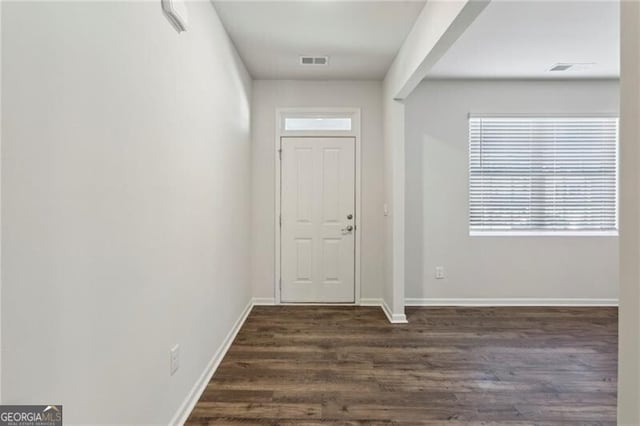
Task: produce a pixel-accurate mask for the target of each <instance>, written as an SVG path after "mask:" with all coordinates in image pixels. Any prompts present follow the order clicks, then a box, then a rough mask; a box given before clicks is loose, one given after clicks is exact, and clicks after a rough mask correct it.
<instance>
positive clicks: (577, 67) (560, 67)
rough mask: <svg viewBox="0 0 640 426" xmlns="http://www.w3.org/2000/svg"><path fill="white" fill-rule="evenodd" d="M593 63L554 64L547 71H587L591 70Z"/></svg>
mask: <svg viewBox="0 0 640 426" xmlns="http://www.w3.org/2000/svg"><path fill="white" fill-rule="evenodd" d="M594 65H595V64H594V63H581V64H571V63H565V64H555V65H554V66H552V67H551V68H550V69H549V71H588V70H590V69H591V68H593V66H594Z"/></svg>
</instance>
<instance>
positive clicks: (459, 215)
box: [406, 80, 619, 303]
mask: <svg viewBox="0 0 640 426" xmlns="http://www.w3.org/2000/svg"><path fill="white" fill-rule="evenodd" d="M618 104H619V84H618V82H616V81H462V80H455V81H425V82H423V83H421V84H420V86H419V87H418V88H417V89H416V91H415V92H414V93H412V95H411V96H410V97H409V98H408V100H407V105H406V137H407V141H406V167H407V169H406V170H407V175H406V179H407V183H406V185H407V196H406V200H407V205H406V209H407V212H406V285H407V288H406V297H407V300H408V301H409V302H414V303H415V302H416V301H420V300H422V301H424V300H425V299H426V300H431V301H433V299H445V300H450V299H458V300H459V299H503V298H530V299H538V300H539V299H592V300H593V299H595V300H600V301H611V302H615V301H616V300H617V298H618V282H619V279H618V275H619V274H618V237H550V236H546V237H478V236H476V237H470V236H469V223H468V212H469V206H468V203H469V201H468V161H469V160H468V151H469V137H468V131H469V126H468V114H469V113H496V114H497V113H508V114H511V113H534V114H535V113H538V114H544V113H569V114H575V113H587V114H597V113H618V110H619V105H618ZM436 266H444V268H445V275H446V276H445V279H443V280H436V279H435V267H436ZM412 299H413V300H412Z"/></svg>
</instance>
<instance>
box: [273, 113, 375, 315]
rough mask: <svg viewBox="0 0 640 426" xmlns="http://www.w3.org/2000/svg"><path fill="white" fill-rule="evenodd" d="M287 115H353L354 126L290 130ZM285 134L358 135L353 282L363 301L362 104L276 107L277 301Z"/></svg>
mask: <svg viewBox="0 0 640 426" xmlns="http://www.w3.org/2000/svg"><path fill="white" fill-rule="evenodd" d="M285 117H309V118H317V117H350V118H351V130H350V131H328V130H323V131H290V130H289V131H287V130H285V128H284V125H283V124H284V118H285ZM286 137H316V138H317V137H334V138H335V137H351V138H354V139H355V145H356V170H355V173H356V179H355V183H356V184H355V197H356V199H355V203H356V212H355V216H356V217H355V219H356V220H355V229H356V233H355V241H354V242H355V256H354V259H355V275H354V277H355V282H354V303H353V304H356V305H358V304H360V241H361V235H362V226H360V222H361V221H360V217H361V216H362V203H361V192H362V191H361V182H362V181H361V176H360V171H361V167H360V166H361V161H362V159H361V153H360V108H276V137H275V144H274V150H273V151H274V158H275V165H276V166H275V171H274V175H275V188H276V193H275V216H274V219H275V220H274V224H273V225H274V227H273V229H274V231H275V235H276V238H275V276H274V283H273V286H274V290H275V291H274V294H275V303H276V304H281V303H282V300H281V291H280V290H281V289H280V287H281V283H282V272H281V266H282V264H281V262H282V256H281V253H282V252H281V244H282V243H281V237H282V236H281V234H280V214H281V201H282V181H281V172H282V162H281V158H280V154H281V152H282V151H281V145H282V138H286ZM349 304H351V303H349Z"/></svg>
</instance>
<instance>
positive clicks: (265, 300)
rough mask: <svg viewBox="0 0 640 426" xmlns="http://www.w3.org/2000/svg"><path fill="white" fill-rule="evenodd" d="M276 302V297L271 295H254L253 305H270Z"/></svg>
mask: <svg viewBox="0 0 640 426" xmlns="http://www.w3.org/2000/svg"><path fill="white" fill-rule="evenodd" d="M275 304H276V299H274V298H273V297H254V298H253V306H271V305H275Z"/></svg>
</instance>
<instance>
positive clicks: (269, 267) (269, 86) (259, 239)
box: [252, 80, 384, 299]
mask: <svg viewBox="0 0 640 426" xmlns="http://www.w3.org/2000/svg"><path fill="white" fill-rule="evenodd" d="M381 90H382V84H381V82H378V81H277V80H257V81H254V85H253V111H252V139H253V146H252V170H253V177H252V180H253V198H252V200H253V204H252V220H253V223H252V239H253V240H252V245H253V252H252V255H253V256H252V283H253V292H254V296H255V297H258V298H264V299H273V298H274V289H275V288H274V274H275V253H274V248H275V229H274V220H275V170H274V168H275V137H276V108H286V107H358V108H361V127H362V141H361V143H362V210H363V211H362V215H361V217H360V219H361V226H362V231H361V232H362V240H361V241H362V249H361V255H362V260H361V283H362V284H361V285H362V288H361V297H363V298H380V297H381V291H382V283H383V259H384V234H383V232H384V231H383V224H384V220H383V219H384V217H383V203H384V189H383V187H382V185H383V167H384V166H383V155H384V152H383V139H382V106H381V100H382V92H381Z"/></svg>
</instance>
